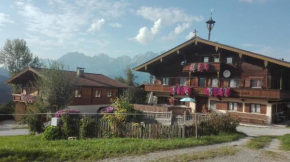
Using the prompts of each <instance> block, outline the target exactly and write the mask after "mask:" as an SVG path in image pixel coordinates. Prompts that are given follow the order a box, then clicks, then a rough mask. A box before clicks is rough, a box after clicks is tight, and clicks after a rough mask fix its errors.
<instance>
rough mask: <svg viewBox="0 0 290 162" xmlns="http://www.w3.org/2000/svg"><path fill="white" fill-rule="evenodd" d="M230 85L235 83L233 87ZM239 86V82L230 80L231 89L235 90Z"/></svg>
mask: <svg viewBox="0 0 290 162" xmlns="http://www.w3.org/2000/svg"><path fill="white" fill-rule="evenodd" d="M232 83H235V85H233V84H232ZM238 85H239V80H238V79H230V87H231V88H236V87H238Z"/></svg>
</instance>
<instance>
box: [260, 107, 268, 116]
mask: <svg viewBox="0 0 290 162" xmlns="http://www.w3.org/2000/svg"><path fill="white" fill-rule="evenodd" d="M266 113H267V108H266V105H261V114H266Z"/></svg>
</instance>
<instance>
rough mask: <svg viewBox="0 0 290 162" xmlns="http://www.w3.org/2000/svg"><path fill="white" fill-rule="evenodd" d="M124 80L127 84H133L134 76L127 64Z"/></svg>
mask: <svg viewBox="0 0 290 162" xmlns="http://www.w3.org/2000/svg"><path fill="white" fill-rule="evenodd" d="M126 77H127V78H126V81H125V83H126V84H127V85H128V86H134V85H135V84H134V81H135V78H136V76H135V75H134V74H133V73H132V70H131V69H130V68H129V67H128V66H127V68H126Z"/></svg>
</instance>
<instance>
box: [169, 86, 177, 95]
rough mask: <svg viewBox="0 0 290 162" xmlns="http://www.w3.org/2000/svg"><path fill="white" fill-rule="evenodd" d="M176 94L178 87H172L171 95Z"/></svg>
mask: <svg viewBox="0 0 290 162" xmlns="http://www.w3.org/2000/svg"><path fill="white" fill-rule="evenodd" d="M175 92H176V86H172V87H170V94H172V95H174V94H175Z"/></svg>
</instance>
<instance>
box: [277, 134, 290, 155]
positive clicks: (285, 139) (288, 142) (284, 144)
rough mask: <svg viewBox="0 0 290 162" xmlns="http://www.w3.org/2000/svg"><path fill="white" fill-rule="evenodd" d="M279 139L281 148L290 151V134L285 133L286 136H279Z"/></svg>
mask: <svg viewBox="0 0 290 162" xmlns="http://www.w3.org/2000/svg"><path fill="white" fill-rule="evenodd" d="M279 139H280V141H281V148H282V149H283V150H287V151H290V134H285V135H284V136H281V137H279Z"/></svg>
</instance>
